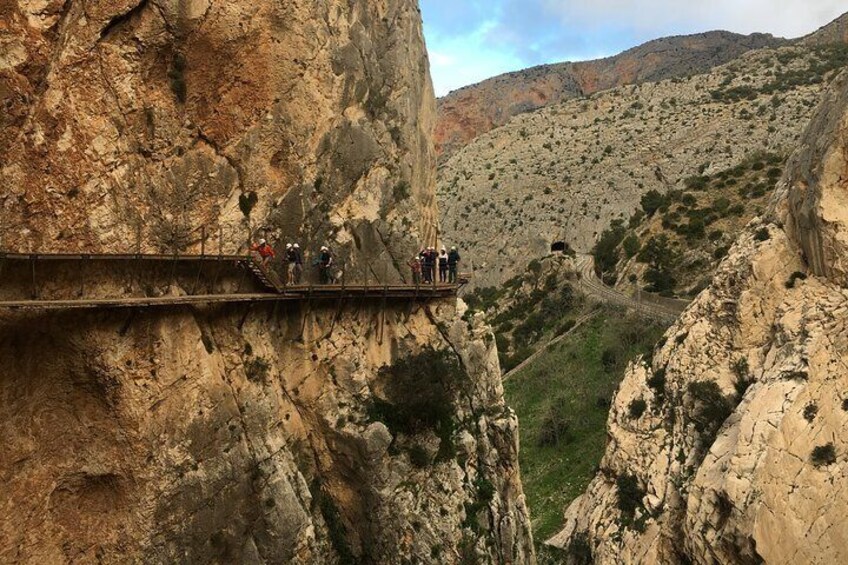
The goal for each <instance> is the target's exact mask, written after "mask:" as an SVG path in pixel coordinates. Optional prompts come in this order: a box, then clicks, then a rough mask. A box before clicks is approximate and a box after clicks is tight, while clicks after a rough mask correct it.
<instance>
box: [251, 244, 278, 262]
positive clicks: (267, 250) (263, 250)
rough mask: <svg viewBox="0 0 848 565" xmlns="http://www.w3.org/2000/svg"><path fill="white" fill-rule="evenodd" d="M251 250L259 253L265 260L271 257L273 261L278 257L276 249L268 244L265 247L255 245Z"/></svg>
mask: <svg viewBox="0 0 848 565" xmlns="http://www.w3.org/2000/svg"><path fill="white" fill-rule="evenodd" d="M250 250H251V251H256V252H258V253H259V255H260V256H261V257H262V258H263V259H264V258H265V257H271V258H272V259H273V258H274V257H276V256H277V254H276V253H274V248H273V247H271V246H270V245H268V244H267V243H266V244H265V245H253V246H251V248H250Z"/></svg>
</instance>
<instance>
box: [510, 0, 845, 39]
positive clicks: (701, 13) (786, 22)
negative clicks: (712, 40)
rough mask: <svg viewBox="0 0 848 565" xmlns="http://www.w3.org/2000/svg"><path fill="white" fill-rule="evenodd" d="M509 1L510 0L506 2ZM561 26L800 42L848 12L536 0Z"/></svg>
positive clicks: (799, 5)
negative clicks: (722, 33) (718, 32)
mask: <svg viewBox="0 0 848 565" xmlns="http://www.w3.org/2000/svg"><path fill="white" fill-rule="evenodd" d="M510 1H511V0H510ZM538 4H539V8H541V11H543V12H546V13H547V14H548V15H555V16H557V17H559V18H560V22H561V23H562V24H563V25H567V26H574V25H589V26H591V27H594V28H597V27H604V26H605V25H607V24H613V25H621V24H624V25H627V26H632V27H633V28H637V29H640V30H642V31H654V30H664V29H667V28H669V27H680V28H683V29H699V30H702V31H707V30H710V29H717V28H723V29H728V30H730V31H735V32H740V33H753V32H766V33H772V34H774V35H779V36H784V37H799V36H802V35H806V34H808V33H810V32H812V31H815V30H816V29H818V28H819V27H820V26H822V25H825V24H826V23H828V22H830V21H831V20H833V19H835V18H837V17H839V16H840V15H842V14H843V13H845V12H846V11H848V4H846V2H845V0H711V1H701V0H640V1H635V0H592V1H591V2H586V1H583V0H541V1H540V2H538Z"/></svg>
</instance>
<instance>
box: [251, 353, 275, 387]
mask: <svg viewBox="0 0 848 565" xmlns="http://www.w3.org/2000/svg"><path fill="white" fill-rule="evenodd" d="M270 368H271V365H270V364H269V363H268V361H266V360H265V359H263V358H262V357H254V358H253V359H249V360H248V361H247V362H245V364H244V372H245V374H246V375H247V378H248V380H250V381H251V382H254V383H258V382H262V381H264V380H265V379H266V378H267V377H268V370H269V369H270Z"/></svg>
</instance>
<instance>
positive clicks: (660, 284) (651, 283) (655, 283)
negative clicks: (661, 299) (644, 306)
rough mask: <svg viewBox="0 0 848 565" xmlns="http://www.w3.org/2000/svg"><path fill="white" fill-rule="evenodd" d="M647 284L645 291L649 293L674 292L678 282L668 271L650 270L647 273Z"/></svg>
mask: <svg viewBox="0 0 848 565" xmlns="http://www.w3.org/2000/svg"><path fill="white" fill-rule="evenodd" d="M645 282H647V283H648V285H647V286H646V287H645V290H647V291H648V292H657V293H664V292H672V291H673V290H674V288H675V287H676V286H677V280H675V278H674V277H673V276H672V275H671V273H670V272H668V271H666V270H659V269H654V268H650V269H648V270H647V272H645Z"/></svg>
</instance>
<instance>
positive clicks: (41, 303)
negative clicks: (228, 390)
mask: <svg viewBox="0 0 848 565" xmlns="http://www.w3.org/2000/svg"><path fill="white" fill-rule="evenodd" d="M310 289H311V293H310ZM456 291H457V287H455V286H440V287H437V288H434V289H420V290H419V289H416V288H415V287H414V286H390V287H374V286H371V287H365V286H353V287H352V286H347V285H346V286H345V287H344V291H343V292H344V294H343V296H344V298H347V299H355V298H362V299H386V298H389V299H404V300H432V299H443V298H451V297H453V296H455V295H456ZM340 296H342V287H341V286H336V285H333V286H315V287H308V286H299V287H290V288H289V289H288V290H286V291H285V292H282V293H279V294H275V293H244V294H196V295H182V296H157V297H135V298H89V299H76V300H74V299H70V300H50V299H44V300H0V309H11V310H74V309H96V308H145V307H157V306H179V305H186V304H220V303H253V302H279V301H297V300H306V298H307V297H309V298H310V299H312V300H322V299H337V298H339V297H340Z"/></svg>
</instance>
